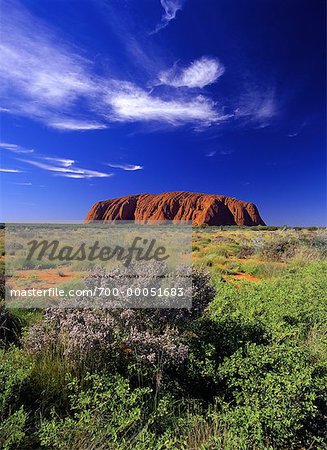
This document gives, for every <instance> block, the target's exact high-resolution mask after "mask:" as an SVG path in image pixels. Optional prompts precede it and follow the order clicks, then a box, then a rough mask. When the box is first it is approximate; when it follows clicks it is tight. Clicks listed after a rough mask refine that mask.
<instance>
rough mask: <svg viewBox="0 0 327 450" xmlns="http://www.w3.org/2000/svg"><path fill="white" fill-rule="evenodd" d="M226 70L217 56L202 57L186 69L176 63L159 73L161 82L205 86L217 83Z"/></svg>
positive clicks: (173, 84)
mask: <svg viewBox="0 0 327 450" xmlns="http://www.w3.org/2000/svg"><path fill="white" fill-rule="evenodd" d="M224 72H225V67H224V66H223V65H222V64H221V63H220V61H219V60H218V59H217V58H209V57H202V58H200V59H197V60H195V61H193V62H192V64H191V65H190V66H188V67H186V68H184V69H180V68H178V67H177V66H176V65H175V66H174V67H172V68H171V69H169V70H165V71H162V72H160V73H159V77H158V78H159V82H160V84H165V85H168V86H173V87H188V88H203V87H204V86H208V85H210V84H213V83H215V82H216V81H217V80H218V78H219V77H221V76H222V75H223V73H224Z"/></svg>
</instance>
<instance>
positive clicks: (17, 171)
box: [0, 167, 22, 173]
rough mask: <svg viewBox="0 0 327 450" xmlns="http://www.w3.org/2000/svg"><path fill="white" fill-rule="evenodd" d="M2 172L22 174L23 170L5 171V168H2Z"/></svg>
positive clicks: (0, 169) (0, 170)
mask: <svg viewBox="0 0 327 450" xmlns="http://www.w3.org/2000/svg"><path fill="white" fill-rule="evenodd" d="M0 172H5V173H20V172H22V170H18V169H5V168H4V167H1V168H0Z"/></svg>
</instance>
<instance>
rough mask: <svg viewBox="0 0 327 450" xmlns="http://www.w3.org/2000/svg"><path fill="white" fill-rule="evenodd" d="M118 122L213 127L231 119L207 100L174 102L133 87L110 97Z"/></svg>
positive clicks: (113, 117) (192, 99)
mask: <svg viewBox="0 0 327 450" xmlns="http://www.w3.org/2000/svg"><path fill="white" fill-rule="evenodd" d="M175 97H176V96H175ZM108 102H110V104H111V106H112V109H113V115H112V116H111V118H112V120H116V121H130V122H132V121H151V120H152V121H153V120H154V121H160V122H166V123H169V124H171V125H181V124H184V123H197V124H200V123H202V124H207V125H209V124H211V123H214V122H220V121H224V120H226V119H227V118H228V117H227V116H226V115H224V114H220V113H219V112H218V111H216V108H215V106H216V105H215V103H214V102H213V101H212V100H210V99H208V98H207V97H204V96H197V97H186V98H185V97H182V99H180V98H178V97H177V99H175V100H171V99H165V98H161V97H156V96H154V95H150V94H149V93H147V92H146V91H145V90H143V89H140V88H136V87H135V86H134V85H132V84H130V83H125V84H124V85H122V86H121V89H120V91H116V92H112V93H111V94H110V95H109V96H108Z"/></svg>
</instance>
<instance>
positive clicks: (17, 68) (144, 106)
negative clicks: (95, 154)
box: [0, 0, 220, 131]
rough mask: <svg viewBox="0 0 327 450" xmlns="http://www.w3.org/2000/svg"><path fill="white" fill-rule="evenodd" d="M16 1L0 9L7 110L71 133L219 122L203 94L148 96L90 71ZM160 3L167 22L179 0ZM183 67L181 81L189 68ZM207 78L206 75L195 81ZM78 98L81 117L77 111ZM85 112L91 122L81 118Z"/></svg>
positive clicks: (89, 65) (7, 0)
mask: <svg viewBox="0 0 327 450" xmlns="http://www.w3.org/2000/svg"><path fill="white" fill-rule="evenodd" d="M17 5H19V4H18V3H16V2H15V3H13V2H12V1H11V0H4V6H3V8H2V9H3V10H2V42H1V45H0V58H1V60H2V61H3V64H2V65H1V67H0V82H1V85H2V91H1V94H2V98H3V105H4V106H5V107H6V108H7V109H9V110H10V111H11V113H14V114H19V115H25V116H28V117H30V118H34V119H36V120H39V121H42V122H44V123H46V124H47V125H48V126H50V127H53V128H56V129H61V130H77V131H83V130H99V129H103V128H106V127H107V126H108V123H110V122H116V121H120V122H124V121H127V122H129V121H146V122H148V121H157V122H164V123H169V124H174V125H177V124H178V125H182V124H184V123H193V124H194V125H195V126H198V125H199V122H200V123H201V124H202V125H203V123H208V124H210V123H211V122H217V121H218V120H219V117H220V114H219V113H218V112H216V110H215V104H214V103H213V102H212V101H211V100H210V99H208V98H205V97H202V98H198V97H194V96H192V95H188V94H180V95H179V96H178V99H177V100H176V99H175V97H176V96H174V97H172V96H171V97H170V98H169V97H166V96H165V97H162V96H158V95H157V96H154V95H152V93H150V92H148V91H146V90H144V89H142V88H141V87H139V86H137V85H135V84H134V83H128V82H125V81H123V80H116V79H113V78H110V77H106V78H104V77H100V76H98V75H95V74H94V67H93V64H92V63H91V62H90V61H88V60H87V59H86V58H84V57H81V56H80V55H79V53H78V51H77V50H76V48H73V47H72V46H70V45H69V44H68V43H65V41H64V39H63V37H61V38H60V39H58V35H57V33H56V32H55V31H54V30H52V29H51V28H50V27H48V26H47V25H46V24H44V23H43V22H41V21H40V20H38V19H37V18H36V17H34V16H32V15H31V14H30V13H29V12H28V11H27V9H26V8H24V7H22V6H17ZM163 6H164V9H165V15H164V17H165V20H168V19H169V20H172V19H173V18H174V17H175V14H176V11H177V10H178V9H180V8H181V6H182V2H175V1H174V2H173V1H168V0H167V1H163ZM196 67H197V66H196ZM188 70H189V71H186V75H184V77H185V79H187V77H188V76H190V71H191V72H192V70H195V69H188ZM187 74H189V75H187ZM210 77H211V79H212V78H213V77H215V74H213V73H211V75H210ZM208 82H209V78H208V77H207V79H206V81H204V78H203V79H202V81H201V80H199V81H198V84H203V83H208ZM127 86H128V87H127ZM81 102H82V103H83V114H84V117H81V115H80V103H81ZM63 112H64V113H63ZM87 114H88V115H89V117H92V120H88V119H86V118H85V116H86V115H87Z"/></svg>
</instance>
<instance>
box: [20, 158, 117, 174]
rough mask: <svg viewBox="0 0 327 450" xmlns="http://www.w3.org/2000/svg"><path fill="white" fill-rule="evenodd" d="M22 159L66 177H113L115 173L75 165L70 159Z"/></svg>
mask: <svg viewBox="0 0 327 450" xmlns="http://www.w3.org/2000/svg"><path fill="white" fill-rule="evenodd" d="M20 161H22V162H25V163H27V164H30V165H32V166H34V167H37V168H39V169H43V170H46V171H49V172H54V174H55V175H57V176H62V177H66V178H86V179H89V178H105V177H111V176H112V175H113V174H112V173H105V172H99V171H97V170H90V169H83V168H81V167H77V166H75V165H74V164H75V161H74V160H70V159H61V158H49V157H44V158H41V161H36V160H31V159H21V160H20ZM45 161H50V162H52V164H49V163H48V162H45Z"/></svg>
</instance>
